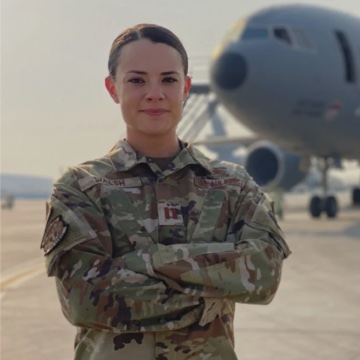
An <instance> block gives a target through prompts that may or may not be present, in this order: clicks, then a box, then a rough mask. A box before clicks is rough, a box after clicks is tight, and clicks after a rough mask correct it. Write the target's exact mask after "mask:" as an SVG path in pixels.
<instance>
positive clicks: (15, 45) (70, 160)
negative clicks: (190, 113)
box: [1, 0, 360, 178]
mask: <svg viewBox="0 0 360 360" xmlns="http://www.w3.org/2000/svg"><path fill="white" fill-rule="evenodd" d="M286 3H289V2H287V1H265V0H263V1H260V0H257V1H239V0H237V1H234V0H221V1H216V2H215V1H212V0H210V1H207V2H205V1H200V0H197V1H196V0H192V1H190V0H183V1H181V2H180V1H170V0H167V1H165V0H152V1H146V0H143V1H140V0H134V1H121V0H102V1H100V0H96V1H95V0H76V1H74V0H61V1H59V0H32V1H28V0H2V4H1V6H2V9H1V20H2V21H1V33H2V39H1V40H2V44H1V47H2V58H1V78H2V80H1V171H2V172H10V173H19V174H31V175H45V176H50V177H52V178H57V177H58V176H59V174H60V172H61V171H62V169H64V168H65V167H67V166H69V165H73V164H77V163H79V162H82V161H85V160H89V159H92V158H96V157H99V156H101V155H103V154H105V153H106V152H107V151H108V150H109V149H110V148H111V147H112V145H113V144H114V143H115V142H116V141H117V140H118V139H119V138H120V137H123V135H124V126H123V122H122V119H121V115H120V111H119V109H118V108H117V107H116V106H115V105H114V104H113V103H112V101H111V99H110V98H109V96H108V94H107V93H106V92H105V88H104V85H103V82H104V77H105V76H106V75H107V57H108V53H109V49H110V45H111V42H112V41H113V39H114V38H115V37H116V36H117V34H118V33H119V32H120V31H122V30H123V29H124V28H126V27H128V26H131V25H134V24H136V23H141V22H151V23H158V24H160V25H163V26H166V27H168V28H170V29H171V30H173V31H174V32H175V33H176V34H177V35H178V36H179V37H180V38H181V39H182V41H183V42H184V45H185V47H186V48H187V50H188V53H189V57H190V66H191V67H192V68H193V69H195V68H196V66H198V65H199V61H200V62H201V63H202V64H204V65H206V64H207V62H208V60H209V59H210V56H211V53H212V51H213V49H214V47H215V45H216V44H217V43H218V42H219V41H220V40H221V39H222V37H223V36H224V34H225V33H226V31H227V30H228V28H229V27H231V25H232V24H233V23H234V22H235V21H237V20H239V19H241V18H243V17H246V16H248V15H249V14H251V13H253V12H255V11H257V10H259V9H261V8H263V7H266V6H270V5H274V4H286ZM297 3H309V2H303V1H297ZM311 3H312V4H317V5H323V6H328V7H332V8H335V9H339V10H343V11H347V12H350V13H352V14H354V15H358V16H360V5H359V3H358V1H355V0H343V1H341V2H335V1H326V0H323V1H320V0H318V1H313V2H311ZM193 75H194V81H196V80H197V75H199V74H197V73H196V72H194V73H193Z"/></svg>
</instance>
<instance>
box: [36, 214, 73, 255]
mask: <svg viewBox="0 0 360 360" xmlns="http://www.w3.org/2000/svg"><path fill="white" fill-rule="evenodd" d="M68 227H69V225H68V224H66V223H65V221H64V220H63V219H62V217H61V215H59V216H57V217H56V218H55V219H54V220H52V221H51V222H50V223H49V224H48V226H47V227H46V229H45V233H44V237H43V239H42V241H41V246H40V249H43V250H44V253H45V255H48V254H49V253H50V252H51V251H52V250H54V249H55V247H56V246H57V245H58V244H59V243H60V241H61V239H62V238H63V237H64V236H65V234H66V231H67V229H68Z"/></svg>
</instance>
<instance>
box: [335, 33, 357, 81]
mask: <svg viewBox="0 0 360 360" xmlns="http://www.w3.org/2000/svg"><path fill="white" fill-rule="evenodd" d="M335 35H336V38H337V40H338V43H339V45H340V49H341V52H342V55H343V58H344V65H345V80H346V81H347V82H349V83H354V82H355V77H356V76H355V66H354V58H353V54H352V51H351V47H350V43H349V41H348V39H347V37H346V35H345V34H344V33H343V32H342V31H338V30H337V31H335Z"/></svg>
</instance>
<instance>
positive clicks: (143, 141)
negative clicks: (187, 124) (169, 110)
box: [126, 134, 180, 158]
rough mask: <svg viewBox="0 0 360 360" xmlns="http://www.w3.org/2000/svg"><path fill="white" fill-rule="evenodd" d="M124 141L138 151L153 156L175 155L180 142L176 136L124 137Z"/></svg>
mask: <svg viewBox="0 0 360 360" xmlns="http://www.w3.org/2000/svg"><path fill="white" fill-rule="evenodd" d="M126 141H127V142H128V143H129V145H130V146H131V147H133V148H134V149H135V150H137V151H139V152H140V153H141V154H143V155H145V156H148V157H153V158H166V157H171V156H174V155H176V154H177V153H178V152H179V151H180V143H179V140H178V138H177V136H176V134H175V135H174V136H169V135H166V136H162V137H160V136H154V137H148V136H146V137H141V136H136V138H133V137H132V136H129V134H128V136H127V137H126Z"/></svg>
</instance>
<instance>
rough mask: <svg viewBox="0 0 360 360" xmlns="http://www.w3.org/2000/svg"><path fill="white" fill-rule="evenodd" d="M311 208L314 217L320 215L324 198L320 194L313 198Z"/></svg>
mask: <svg viewBox="0 0 360 360" xmlns="http://www.w3.org/2000/svg"><path fill="white" fill-rule="evenodd" d="M309 210H310V214H311V216H312V217H314V218H318V217H320V215H321V211H322V199H321V197H320V196H313V197H312V198H311V200H310V206H309Z"/></svg>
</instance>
